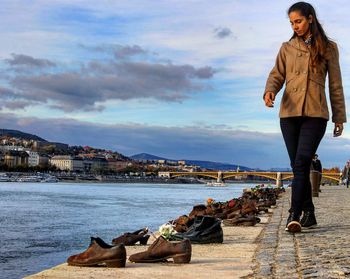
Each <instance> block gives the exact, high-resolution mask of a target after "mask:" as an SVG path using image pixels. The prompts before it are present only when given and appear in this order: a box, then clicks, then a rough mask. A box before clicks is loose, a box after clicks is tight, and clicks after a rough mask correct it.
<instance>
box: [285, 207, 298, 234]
mask: <svg viewBox="0 0 350 279" xmlns="http://www.w3.org/2000/svg"><path fill="white" fill-rule="evenodd" d="M299 219H300V215H297V214H295V213H294V212H293V211H292V212H290V213H289V217H288V219H287V225H286V229H285V230H286V231H288V232H291V233H296V232H301V225H300V221H299Z"/></svg>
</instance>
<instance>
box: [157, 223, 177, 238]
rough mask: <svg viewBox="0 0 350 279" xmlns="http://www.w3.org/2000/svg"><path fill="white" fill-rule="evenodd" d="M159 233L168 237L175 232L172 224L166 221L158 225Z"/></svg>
mask: <svg viewBox="0 0 350 279" xmlns="http://www.w3.org/2000/svg"><path fill="white" fill-rule="evenodd" d="M159 233H160V234H161V235H162V236H163V237H164V238H165V239H169V238H170V236H171V235H173V234H175V233H176V231H175V230H174V226H173V225H172V224H169V223H166V224H163V225H161V226H160V227H159Z"/></svg>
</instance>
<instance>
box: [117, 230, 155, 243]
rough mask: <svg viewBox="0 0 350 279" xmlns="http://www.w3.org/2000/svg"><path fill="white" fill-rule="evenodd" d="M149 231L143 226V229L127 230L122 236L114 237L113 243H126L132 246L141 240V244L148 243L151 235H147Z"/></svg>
mask: <svg viewBox="0 0 350 279" xmlns="http://www.w3.org/2000/svg"><path fill="white" fill-rule="evenodd" d="M147 233H148V229H147V228H143V229H141V230H137V231H135V232H132V233H129V232H127V233H124V234H123V235H121V236H118V237H117V238H114V239H113V240H112V244H113V245H117V244H124V245H125V246H131V245H135V244H136V243H137V242H139V243H140V244H141V245H146V244H147V241H148V239H149V237H150V235H147Z"/></svg>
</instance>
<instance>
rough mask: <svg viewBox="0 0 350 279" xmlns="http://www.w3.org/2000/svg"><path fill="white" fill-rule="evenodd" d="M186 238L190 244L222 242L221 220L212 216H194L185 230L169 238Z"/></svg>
mask: <svg viewBox="0 0 350 279" xmlns="http://www.w3.org/2000/svg"><path fill="white" fill-rule="evenodd" d="M186 238H187V239H189V240H190V241H191V243H192V244H207V243H222V242H223V240H224V239H223V231H222V228H221V220H220V219H218V218H215V217H213V216H196V217H195V220H194V223H193V225H192V226H191V227H189V229H188V231H187V232H185V233H177V234H175V235H172V236H171V240H181V239H186Z"/></svg>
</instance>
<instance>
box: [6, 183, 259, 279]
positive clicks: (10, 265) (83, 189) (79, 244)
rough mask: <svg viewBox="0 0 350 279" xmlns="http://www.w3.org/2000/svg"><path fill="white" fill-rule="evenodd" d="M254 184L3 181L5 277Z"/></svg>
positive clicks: (157, 223) (38, 267) (226, 197)
mask: <svg viewBox="0 0 350 279" xmlns="http://www.w3.org/2000/svg"><path fill="white" fill-rule="evenodd" d="M252 186H254V185H253V184H231V185H228V187H216V188H215V187H206V186H204V185H200V184H171V185H170V184H166V185H165V184H156V185H152V184H96V183H91V184H88V183H84V184H78V183H51V184H50V183H0V210H1V211H0V266H1V272H0V278H6V279H12V278H22V277H23V276H26V275H30V274H33V273H36V272H39V271H41V270H43V269H47V268H50V267H52V266H55V265H58V264H61V263H63V262H65V261H66V259H67V257H68V256H70V255H72V254H75V253H78V252H81V251H83V250H85V249H86V248H87V247H88V245H89V243H90V236H99V237H101V238H102V239H103V240H105V241H106V242H107V243H110V242H111V240H112V239H113V238H114V237H116V236H119V235H120V234H122V233H124V232H131V231H135V230H137V229H140V228H143V227H149V228H150V229H151V230H152V231H156V230H157V229H158V227H159V226H160V225H162V224H164V223H166V222H167V221H168V220H172V219H175V218H176V217H178V216H180V215H183V214H188V213H189V212H190V211H191V209H192V207H193V205H195V204H199V203H205V202H206V200H207V198H209V197H210V198H213V199H215V200H216V201H227V200H229V199H231V198H234V197H239V196H241V194H242V190H243V188H247V187H252Z"/></svg>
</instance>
